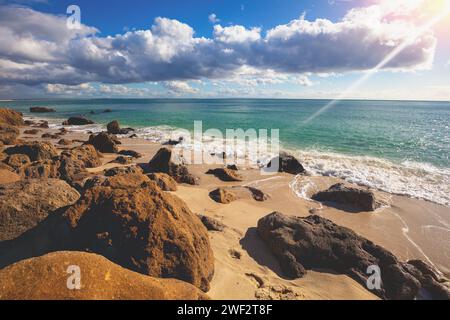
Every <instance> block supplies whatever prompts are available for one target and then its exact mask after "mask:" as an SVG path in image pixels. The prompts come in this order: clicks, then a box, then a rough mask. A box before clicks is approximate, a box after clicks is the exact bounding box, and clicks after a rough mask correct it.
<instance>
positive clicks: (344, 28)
mask: <svg viewBox="0 0 450 320" xmlns="http://www.w3.org/2000/svg"><path fill="white" fill-rule="evenodd" d="M71 5H76V6H77V8H75V9H76V10H75V11H74V10H73V8H72V10H69V12H68V8H69V6H71ZM78 8H79V15H78V11H77V10H78ZM78 18H79V19H78ZM448 30H450V0H316V1H312V0H277V1H274V0H271V1H270V0H259V1H247V0H192V1H179V0H165V1H149V0H127V1H123V0H122V1H120V0H109V1H107V0H96V1H92V0H71V1H66V0H16V1H8V0H6V1H5V0H0V40H1V43H2V45H1V46H0V99H4V100H6V99H21V98H23V99H33V98H39V99H41V98H45V99H46V98H121V97H123V98H165V97H169V98H289V99H290V98H305V99H335V98H339V99H347V98H349V99H386V100H388V99H400V100H406V99H407V100H445V101H450V37H449V35H450V34H449V33H450V31H448Z"/></svg>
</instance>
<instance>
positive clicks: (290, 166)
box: [267, 152, 306, 175]
mask: <svg viewBox="0 0 450 320" xmlns="http://www.w3.org/2000/svg"><path fill="white" fill-rule="evenodd" d="M277 162H278V172H286V173H290V174H295V175H297V174H303V173H305V172H306V170H305V168H304V167H303V166H302V164H301V163H300V161H298V160H297V159H296V158H295V157H294V156H292V155H290V154H288V153H286V152H280V154H279V156H278V157H276V158H274V159H272V160H271V161H270V162H269V164H268V165H267V167H268V168H272V166H273V165H275V164H277Z"/></svg>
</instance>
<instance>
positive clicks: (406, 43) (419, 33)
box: [303, 0, 450, 125]
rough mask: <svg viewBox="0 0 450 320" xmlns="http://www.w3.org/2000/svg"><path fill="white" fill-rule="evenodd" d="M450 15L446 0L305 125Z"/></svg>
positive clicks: (306, 122) (307, 121)
mask: <svg viewBox="0 0 450 320" xmlns="http://www.w3.org/2000/svg"><path fill="white" fill-rule="evenodd" d="M449 15H450V0H446V2H445V6H443V10H442V12H441V13H440V14H438V15H436V16H435V17H433V18H432V19H431V20H430V21H428V22H427V23H425V24H423V25H422V26H421V27H420V28H418V29H417V31H416V32H414V33H412V34H411V35H410V36H409V37H408V38H407V39H406V40H405V41H403V42H402V43H401V44H399V45H398V46H397V47H396V48H395V49H393V50H392V51H391V52H390V53H389V54H388V55H387V56H386V57H385V58H384V59H383V60H382V61H380V63H378V64H377V65H376V66H375V67H374V68H372V69H370V70H368V71H366V72H365V74H364V75H363V76H362V77H361V78H359V79H358V80H357V81H355V82H354V83H353V84H352V85H351V86H349V87H348V88H347V89H346V90H345V91H343V92H342V93H341V94H340V95H339V96H338V97H337V98H336V99H334V100H333V101H331V102H330V103H328V104H326V105H325V106H323V107H322V108H321V109H320V110H318V111H317V112H316V113H314V114H313V115H312V116H310V117H309V118H307V119H306V120H304V121H303V125H306V124H308V123H310V122H311V121H313V120H314V119H316V118H317V117H319V116H320V115H321V114H322V113H324V112H326V111H327V110H329V109H330V108H332V107H334V106H335V105H336V104H337V103H338V102H339V101H341V100H343V99H345V98H346V97H348V95H349V94H350V93H352V92H354V91H355V90H356V89H358V88H359V87H360V86H361V85H363V84H364V83H365V82H366V81H367V80H369V79H370V78H371V77H372V76H373V75H374V74H375V73H377V72H378V71H379V70H380V69H382V68H383V67H385V66H386V65H387V64H388V63H390V62H391V61H392V60H393V59H395V58H396V57H397V56H398V55H399V54H400V53H401V52H402V51H403V50H405V49H406V48H407V47H408V46H409V45H410V44H411V43H413V42H414V41H415V40H416V39H417V38H419V37H420V36H422V35H423V34H424V33H425V32H427V31H428V30H430V29H431V28H432V27H433V26H434V25H436V24H437V23H439V22H441V21H442V20H443V19H445V18H446V17H447V16H449Z"/></svg>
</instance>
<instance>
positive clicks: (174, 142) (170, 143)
mask: <svg viewBox="0 0 450 320" xmlns="http://www.w3.org/2000/svg"><path fill="white" fill-rule="evenodd" d="M181 142H183V138H179V139H178V140H172V139H170V140H169V141H166V142H164V143H163V146H177V145H179V144H180V143H181Z"/></svg>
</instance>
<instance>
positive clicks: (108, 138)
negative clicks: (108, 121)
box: [86, 132, 119, 153]
mask: <svg viewBox="0 0 450 320" xmlns="http://www.w3.org/2000/svg"><path fill="white" fill-rule="evenodd" d="M86 144H91V145H93V146H94V147H95V149H97V150H98V151H100V152H103V153H117V152H119V148H118V147H117V144H118V143H117V138H116V137H114V136H112V135H110V134H108V133H106V132H101V133H99V134H96V135H95V134H92V135H90V137H89V140H88V142H86Z"/></svg>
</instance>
